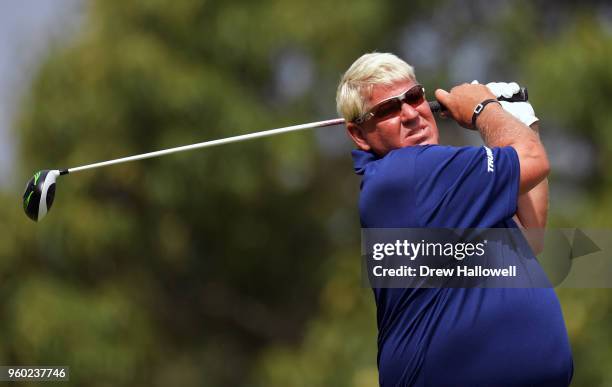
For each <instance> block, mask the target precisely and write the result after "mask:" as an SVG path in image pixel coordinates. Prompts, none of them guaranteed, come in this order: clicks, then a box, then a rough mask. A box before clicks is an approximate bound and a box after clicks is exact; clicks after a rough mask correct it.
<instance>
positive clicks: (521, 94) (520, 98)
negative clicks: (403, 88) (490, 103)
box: [428, 87, 529, 113]
mask: <svg viewBox="0 0 612 387" xmlns="http://www.w3.org/2000/svg"><path fill="white" fill-rule="evenodd" d="M497 100H498V101H508V102H527V101H528V100H529V94H528V93H527V88H526V87H521V89H520V90H519V91H518V93H516V94H514V95H513V96H512V97H510V98H507V97H499V98H498V99H497ZM428 103H429V108H430V109H431V111H432V112H433V113H441V112H443V111H446V110H447V109H446V107H445V106H443V105H441V104H440V102H438V101H429V102H428Z"/></svg>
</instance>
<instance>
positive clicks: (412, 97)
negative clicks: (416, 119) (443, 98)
mask: <svg viewBox="0 0 612 387" xmlns="http://www.w3.org/2000/svg"><path fill="white" fill-rule="evenodd" d="M404 96H405V97H404V98H405V100H406V103H408V104H409V105H411V106H413V107H414V106H418V105H420V104H422V103H423V98H424V97H425V95H424V94H423V88H422V87H421V86H417V87H414V88H412V89H410V90H408V91H407V92H406V94H404Z"/></svg>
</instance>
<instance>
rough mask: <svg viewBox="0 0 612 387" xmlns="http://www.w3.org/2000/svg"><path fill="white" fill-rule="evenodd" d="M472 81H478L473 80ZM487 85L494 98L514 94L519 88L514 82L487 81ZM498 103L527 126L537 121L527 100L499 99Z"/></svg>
mask: <svg viewBox="0 0 612 387" xmlns="http://www.w3.org/2000/svg"><path fill="white" fill-rule="evenodd" d="M472 83H478V81H473V82H472ZM487 87H488V88H489V90H491V92H492V93H493V94H495V97H496V98H499V97H506V98H510V97H512V96H513V95H514V94H516V93H518V92H519V90H520V89H521V88H520V86H519V85H518V84H517V83H516V82H510V83H505V82H491V83H487ZM499 103H501V105H502V107H503V108H504V110H505V111H507V112H508V113H510V114H512V115H513V116H514V117H516V118H518V119H519V120H520V121H521V122H522V123H523V124H525V125H527V126H530V125H531V124H533V123H534V122H536V121H539V119H538V117H536V116H535V112H534V111H533V107H531V104H530V103H529V102H508V101H499Z"/></svg>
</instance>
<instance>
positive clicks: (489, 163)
mask: <svg viewBox="0 0 612 387" xmlns="http://www.w3.org/2000/svg"><path fill="white" fill-rule="evenodd" d="M484 148H485V152H486V153H487V172H494V171H495V168H494V164H493V152H492V151H491V149H489V148H488V147H486V146H485V147H484Z"/></svg>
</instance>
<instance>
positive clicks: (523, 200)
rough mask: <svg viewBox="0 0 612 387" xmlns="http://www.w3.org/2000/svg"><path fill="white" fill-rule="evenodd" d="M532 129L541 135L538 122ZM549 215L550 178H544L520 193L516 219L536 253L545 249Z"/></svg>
mask: <svg viewBox="0 0 612 387" xmlns="http://www.w3.org/2000/svg"><path fill="white" fill-rule="evenodd" d="M531 129H532V130H533V131H534V132H535V133H536V134H538V135H539V126H538V124H537V123H533V124H532V125H531ZM547 216H548V179H544V180H542V181H541V182H540V183H539V184H538V185H536V186H535V187H534V188H532V189H531V190H530V191H529V192H526V193H524V194H522V195H519V198H518V204H517V210H516V216H515V219H514V220H515V222H516V223H517V224H518V225H519V227H520V228H521V229H522V230H523V234H524V235H525V238H526V239H527V241H528V242H529V245H530V246H531V248H532V250H533V251H534V253H535V254H536V255H537V254H539V253H541V252H542V250H543V249H544V232H545V228H546V222H547Z"/></svg>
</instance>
